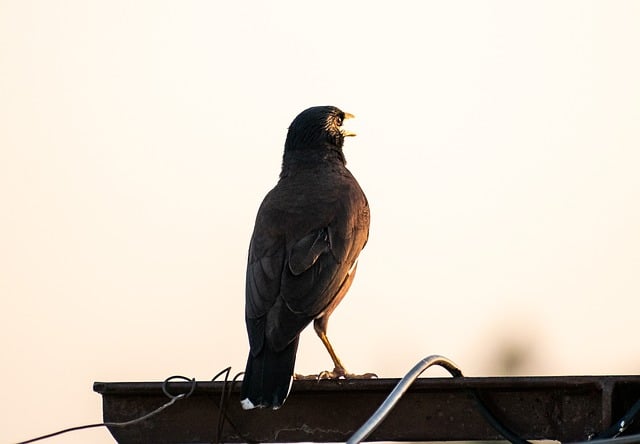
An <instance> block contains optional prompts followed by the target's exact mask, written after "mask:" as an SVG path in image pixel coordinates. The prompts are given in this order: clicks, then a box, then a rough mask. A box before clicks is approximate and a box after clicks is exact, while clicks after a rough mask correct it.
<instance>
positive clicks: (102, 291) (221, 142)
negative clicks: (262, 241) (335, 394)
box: [0, 0, 640, 443]
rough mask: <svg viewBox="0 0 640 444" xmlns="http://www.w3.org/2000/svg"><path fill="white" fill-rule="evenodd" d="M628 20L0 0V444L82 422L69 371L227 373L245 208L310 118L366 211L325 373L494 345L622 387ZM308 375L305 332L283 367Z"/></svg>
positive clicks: (234, 349)
mask: <svg viewBox="0 0 640 444" xmlns="http://www.w3.org/2000/svg"><path fill="white" fill-rule="evenodd" d="M638 23H640V2H623V1H619V2H615V1H602V2H590V1H571V2H559V1H546V2H545V1H536V2H528V3H523V2H511V1H468V2H427V1H424V2H402V1H397V2H384V3H383V2H375V1H367V2H332V1H324V2H321V3H318V2H313V3H312V2H299V1H290V2H257V1H256V2H246V1H237V2H213V1H173V2H167V1H158V0H153V1H151V0H149V1H136V2H132V1H113V0H110V1H102V2H97V1H80V0H77V1H64V2H63V1H44V0H43V1H28V0H15V1H3V0H0V79H1V81H0V208H1V209H2V215H1V217H0V296H1V298H2V299H1V300H2V309H1V310H0V329H1V330H0V345H1V350H2V357H3V358H2V361H3V364H2V366H0V377H1V378H2V381H3V389H2V397H1V400H0V417H1V418H2V422H3V424H4V425H3V426H2V427H0V441H1V442H13V441H17V440H23V439H27V438H31V437H33V436H35V435H39V434H44V433H47V432H53V431H56V430H58V429H61V428H65V427H70V426H74V425H80V424H85V423H93V422H99V421H101V418H102V416H101V415H102V409H101V398H100V396H99V395H98V394H95V393H94V392H93V391H92V383H93V382H94V381H147V380H150V381H161V380H163V379H165V378H166V377H168V376H170V375H173V374H182V375H185V376H189V377H195V378H197V379H202V380H206V379H210V378H211V377H212V376H213V375H214V374H216V373H217V372H218V371H219V370H220V369H222V368H224V367H226V366H229V365H231V366H233V372H234V373H235V372H238V371H241V370H243V367H244V364H245V358H246V353H247V350H248V344H247V339H246V333H245V327H244V318H243V316H244V315H243V309H244V308H243V307H244V272H245V261H246V251H247V247H248V242H249V237H250V235H251V230H252V227H253V222H254V218H255V214H256V211H257V208H258V206H259V204H260V202H261V200H262V198H263V196H264V195H265V194H266V192H267V191H268V190H269V189H270V188H271V187H272V186H273V185H275V183H276V180H277V177H278V173H279V169H280V161H281V155H282V149H283V144H284V138H285V135H286V130H287V126H288V125H289V123H290V122H291V120H292V119H293V118H294V117H295V116H296V115H297V114H298V112H300V111H302V110H303V109H305V108H307V107H309V106H313V105H325V104H332V105H337V106H339V107H341V108H342V109H343V110H345V111H348V112H351V113H353V114H355V115H356V116H357V119H356V121H355V122H354V124H355V126H354V127H353V128H354V129H356V130H357V132H358V133H359V135H358V137H356V138H354V139H349V140H348V141H347V144H346V146H345V153H346V156H347V159H348V162H349V163H348V165H349V167H350V169H351V171H352V172H353V173H354V174H355V176H356V177H357V178H358V180H359V181H360V184H361V185H362V187H363V188H364V190H365V192H366V193H367V196H368V198H369V202H370V205H371V214H372V224H371V236H370V241H369V244H368V245H367V247H366V249H365V250H364V252H363V254H362V255H361V261H360V267H359V270H358V276H357V278H356V281H355V283H354V285H353V287H352V289H351V291H350V293H349V295H348V296H347V298H346V299H345V301H344V302H343V303H342V304H341V306H340V307H339V308H338V310H336V312H335V314H334V316H333V317H332V321H331V323H330V329H329V337H330V338H332V340H333V342H334V345H335V347H336V349H337V351H338V353H339V354H340V355H341V357H342V359H343V360H344V362H345V364H346V365H347V367H348V369H350V370H351V371H354V372H369V371H373V372H377V373H378V374H379V375H380V376H385V377H399V376H401V375H403V374H404V373H405V372H406V371H407V370H409V368H410V367H411V366H412V365H413V364H414V363H415V362H416V361H418V360H419V359H421V358H423V357H425V356H427V355H430V354H434V353H438V354H442V355H445V356H447V357H449V358H450V359H452V360H454V361H455V362H457V363H458V365H459V366H460V367H461V368H462V369H463V371H464V372H465V373H466V374H468V375H473V376H484V375H495V374H499V373H500V371H501V370H500V368H501V367H500V364H499V362H498V361H497V359H498V357H499V356H500V354H501V350H504V349H510V348H515V349H517V350H520V352H521V353H522V354H523V357H522V360H523V363H522V365H521V366H520V373H521V374H531V375H534V374H539V375H549V374H556V375H567V374H624V373H637V372H639V371H640V345H639V344H638V341H637V331H638V324H639V323H638V310H639V308H640V306H639V302H638V294H639V292H640V273H639V272H638V270H639V269H640V174H638V171H639V170H640V125H639V124H640V80H638V79H640V57H639V53H640V50H639V46H640V26H638ZM330 365H331V361H330V359H329V357H328V355H327V354H326V353H325V351H324V349H323V348H322V345H321V344H320V341H319V340H317V339H316V337H315V335H314V334H313V331H312V330H308V331H306V332H305V334H304V335H303V339H302V342H301V345H300V349H299V354H298V364H297V370H298V371H299V372H301V373H313V372H317V371H319V370H324V369H329V368H330ZM430 375H438V376H442V375H444V373H440V372H439V371H438V370H434V371H432V372H430ZM285 408H286V406H285ZM47 442H60V443H86V442H93V443H109V442H112V439H111V437H110V435H109V434H108V432H107V431H105V430H93V431H84V432H77V433H75V434H72V435H65V436H62V437H59V438H56V439H52V440H49V441H47Z"/></svg>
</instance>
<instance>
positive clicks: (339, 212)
mask: <svg viewBox="0 0 640 444" xmlns="http://www.w3.org/2000/svg"><path fill="white" fill-rule="evenodd" d="M350 117H353V115H351V114H348V113H345V112H343V111H341V110H339V109H338V108H336V107H334V106H316V107H312V108H309V109H306V110H304V111H303V112H301V113H300V114H299V115H298V116H297V117H296V118H295V119H294V120H293V122H292V123H291V125H290V126H289V131H288V133H287V139H286V142H285V145H284V156H283V160H282V171H281V173H280V180H279V181H278V184H277V185H276V186H275V188H273V189H272V190H271V191H270V192H269V193H268V194H267V196H266V197H265V198H264V201H263V202H262V205H261V206H260V209H259V210H258V215H257V217H256V223H255V228H254V231H253V236H252V237H251V244H250V246H249V260H248V265H247V280H246V306H245V319H246V323H247V332H248V335H249V345H250V352H249V358H248V359H247V367H246V370H245V375H244V381H243V383H242V393H241V398H240V399H241V400H242V407H243V408H245V409H252V408H255V407H272V408H274V409H277V408H279V407H280V406H281V405H282V403H284V401H285V399H286V397H287V395H288V394H289V389H290V387H291V381H292V379H293V368H294V364H295V360H296V351H297V348H298V340H299V336H300V332H301V331H302V330H303V329H304V328H305V327H306V326H307V325H309V323H310V322H311V321H313V326H314V329H315V331H316V333H317V334H318V336H319V337H320V340H321V341H322V343H323V344H324V345H325V347H326V348H327V351H328V352H329V354H330V355H331V359H332V360H333V363H334V369H333V371H331V372H323V373H321V376H322V377H327V378H339V377H352V376H353V377H354V376H355V375H351V374H349V373H347V371H346V370H345V368H344V365H343V364H342V362H341V361H340V359H339V358H338V356H337V355H336V353H335V352H334V350H333V347H332V346H331V343H330V342H329V339H327V322H328V320H329V316H330V315H331V313H332V312H333V310H334V309H335V308H336V306H337V305H338V304H339V303H340V301H341V300H342V298H343V297H344V296H345V294H346V292H347V290H348V289H349V287H350V286H351V282H352V281H353V277H354V275H355V273H356V266H357V261H358V255H359V254H360V251H361V250H362V248H363V247H364V246H365V244H366V243H367V239H368V237H369V205H368V203H367V198H366V197H365V195H364V193H363V192H362V189H361V188H360V186H359V185H358V182H357V181H356V179H355V178H354V177H353V175H352V174H351V172H350V171H349V170H348V169H347V168H346V166H345V165H346V160H345V157H344V153H343V152H342V145H343V143H344V139H345V137H347V136H354V135H355V134H353V133H350V132H348V131H346V130H344V129H343V128H342V123H343V121H344V120H345V119H348V118H350ZM366 376H369V375H366Z"/></svg>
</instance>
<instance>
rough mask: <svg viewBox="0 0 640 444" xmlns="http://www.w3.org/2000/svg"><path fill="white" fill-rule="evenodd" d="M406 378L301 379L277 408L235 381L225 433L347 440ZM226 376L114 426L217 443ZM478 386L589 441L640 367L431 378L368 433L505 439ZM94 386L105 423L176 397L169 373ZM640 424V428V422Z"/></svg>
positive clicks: (119, 431)
mask: <svg viewBox="0 0 640 444" xmlns="http://www.w3.org/2000/svg"><path fill="white" fill-rule="evenodd" d="M397 382H398V380H397V379H372V380H338V381H328V380H323V381H318V382H316V381H304V380H303V381H295V382H294V384H293V388H292V392H291V395H290V396H289V398H288V399H287V402H286V404H285V405H284V407H282V408H281V409H280V410H276V411H274V410H254V411H243V410H242V409H241V408H240V402H239V384H236V385H235V386H234V387H233V388H232V390H231V396H230V398H229V402H228V403H227V404H226V416H227V421H225V424H224V430H223V434H222V437H221V441H223V442H302V441H305V442H340V441H346V440H347V439H348V438H349V437H350V436H351V435H352V434H353V433H354V432H355V431H356V430H357V429H358V428H359V427H360V426H361V425H362V424H363V423H364V422H365V421H366V420H367V419H368V418H369V417H370V415H371V414H372V413H373V412H374V411H375V410H376V409H377V407H378V406H379V405H380V404H381V403H382V402H383V401H384V399H385V397H386V396H387V395H388V394H389V393H390V392H391V390H392V389H393V387H394V386H395V385H396V383H397ZM223 385H224V383H222V382H198V383H197V386H196V389H195V391H194V393H193V395H192V396H190V397H189V398H185V399H182V400H180V401H178V402H176V403H175V404H174V405H172V406H171V407H169V408H167V409H166V410H164V411H162V412H161V413H159V414H158V415H156V416H154V417H152V418H149V419H147V420H145V421H143V422H141V423H138V424H135V425H132V426H129V427H109V430H110V431H111V434H112V435H113V436H114V438H115V439H116V440H117V441H118V442H119V443H123V444H126V443H140V442H154V443H158V444H164V443H209V442H215V441H216V430H217V428H218V418H219V413H220V410H219V405H220V395H221V392H222V390H223ZM168 387H169V389H170V391H171V392H172V393H181V392H187V391H188V390H189V387H190V384H189V383H188V382H175V383H169V386H168ZM228 388H229V385H227V389H228ZM472 390H477V391H478V392H479V393H480V394H481V395H482V397H483V399H484V400H486V402H487V403H488V404H489V405H491V406H492V408H493V410H494V411H495V413H496V414H497V415H498V416H499V418H500V419H501V420H502V421H503V422H504V423H505V425H507V426H508V427H509V428H511V429H512V430H513V431H514V432H516V433H517V434H518V435H520V436H521V437H523V438H525V439H552V440H559V441H580V440H585V439H587V438H588V437H589V436H590V435H592V434H595V433H598V432H599V431H601V430H603V429H605V428H607V427H608V426H609V425H610V424H611V423H612V422H613V421H615V420H616V419H617V418H619V417H621V416H622V415H623V414H624V413H625V411H626V410H627V409H629V408H630V407H631V405H632V404H633V403H634V402H635V401H636V400H637V399H638V398H640V376H562V377H507V378H422V379H418V380H416V381H415V383H414V384H413V385H412V386H411V388H410V389H409V390H408V391H407V393H406V394H405V396H404V397H403V398H402V399H401V401H400V402H399V403H398V405H397V406H396V408H395V409H394V410H393V411H392V412H391V414H390V415H389V416H388V417H387V419H386V420H385V421H384V422H383V423H382V424H381V425H380V427H379V428H378V429H377V430H376V431H374V432H373V433H372V434H371V436H369V438H368V440H370V441H453V440H493V439H501V437H500V436H499V435H498V433H497V432H495V431H494V430H493V429H492V428H491V427H490V426H489V425H488V424H487V423H486V421H485V420H484V418H483V417H482V415H481V414H480V412H479V410H478V408H477V405H476V401H475V400H474V398H473V396H471V394H470V393H471V391H472ZM94 391H96V392H98V393H100V394H101V395H102V399H103V416H104V421H105V422H120V421H127V420H130V419H133V418H136V417H139V416H142V415H144V414H146V413H148V412H150V411H152V410H154V409H156V408H158V407H159V406H161V405H163V404H164V403H165V402H167V400H168V398H167V397H166V396H165V395H164V394H163V391H162V383H161V382H113V383H104V382H96V383H95V384H94ZM635 431H640V430H638V426H637V425H636V430H635ZM630 432H634V430H630Z"/></svg>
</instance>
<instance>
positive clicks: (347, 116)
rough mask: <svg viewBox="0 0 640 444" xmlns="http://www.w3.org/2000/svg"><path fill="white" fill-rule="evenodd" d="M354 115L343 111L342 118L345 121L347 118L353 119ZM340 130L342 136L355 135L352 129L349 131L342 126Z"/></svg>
mask: <svg viewBox="0 0 640 444" xmlns="http://www.w3.org/2000/svg"><path fill="white" fill-rule="evenodd" d="M355 117H356V116H354V115H353V114H350V113H344V120H345V121H346V120H347V119H353V118H355ZM343 125H344V123H343ZM341 131H342V135H343V136H344V137H353V136H355V135H356V133H354V132H352V131H349V130H348V129H346V128H344V126H343V127H342V129H341Z"/></svg>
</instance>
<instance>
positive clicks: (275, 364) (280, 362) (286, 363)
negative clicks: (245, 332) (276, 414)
mask: <svg viewBox="0 0 640 444" xmlns="http://www.w3.org/2000/svg"><path fill="white" fill-rule="evenodd" d="M298 341H299V338H295V340H294V341H293V342H292V343H291V344H289V345H287V346H286V347H285V349H284V350H282V351H279V352H276V351H274V350H272V349H271V348H270V347H269V346H268V345H267V344H266V343H265V344H264V346H263V347H262V350H261V351H260V353H258V354H257V355H256V356H254V355H253V354H251V353H249V358H248V359H247V368H246V370H245V372H244V379H243V381H242V391H241V395H240V399H241V403H242V408H244V409H245V410H249V409H253V408H256V407H259V408H264V407H271V408H273V409H278V408H280V407H281V406H282V404H283V403H284V401H285V399H286V398H287V395H289V390H290V389H291V381H292V379H293V368H294V365H295V363H296V351H297V349H298Z"/></svg>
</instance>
